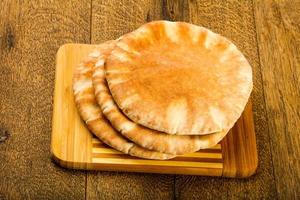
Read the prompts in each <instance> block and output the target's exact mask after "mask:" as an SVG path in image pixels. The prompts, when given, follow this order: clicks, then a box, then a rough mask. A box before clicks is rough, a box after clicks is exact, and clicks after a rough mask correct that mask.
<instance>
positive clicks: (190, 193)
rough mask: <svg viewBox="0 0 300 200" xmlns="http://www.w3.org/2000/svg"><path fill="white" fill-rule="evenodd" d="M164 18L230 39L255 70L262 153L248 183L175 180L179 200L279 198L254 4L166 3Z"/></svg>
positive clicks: (255, 105)
mask: <svg viewBox="0 0 300 200" xmlns="http://www.w3.org/2000/svg"><path fill="white" fill-rule="evenodd" d="M164 5H165V12H164V13H165V15H164V18H166V19H170V20H180V21H187V22H191V23H194V24H198V25H202V26H205V27H208V28H210V29H212V30H213V31H215V32H218V33H220V34H222V35H224V36H226V37H228V38H230V39H231V40H232V41H233V42H234V43H235V44H236V45H237V46H238V47H239V48H240V49H241V51H242V52H243V53H244V54H245V55H246V57H247V58H248V60H249V62H250V63H251V65H252V67H253V73H254V90H253V93H252V100H253V110H254V121H255V131H256V136H257V146H258V152H259V168H258V170H257V174H256V175H254V176H253V177H251V178H249V179H244V180H240V179H225V178H211V177H196V176H176V182H175V187H176V197H177V198H179V199H199V198H208V199H239V198H249V199H262V198H269V199H274V198H276V188H275V180H274V176H273V168H272V160H271V152H270V144H269V135H268V127H267V122H266V111H265V106H264V105H265V104H264V98H263V87H262V81H261V69H260V66H259V59H258V54H257V46H256V32H255V25H254V19H253V7H252V6H253V5H252V2H251V1H196V0H194V1H166V2H165V3H164Z"/></svg>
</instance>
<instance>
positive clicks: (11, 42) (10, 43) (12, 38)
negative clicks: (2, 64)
mask: <svg viewBox="0 0 300 200" xmlns="http://www.w3.org/2000/svg"><path fill="white" fill-rule="evenodd" d="M6 32H7V34H6V43H7V47H8V49H11V48H13V47H14V46H15V36H14V34H13V33H12V29H11V27H10V26H8V27H7V29H6Z"/></svg>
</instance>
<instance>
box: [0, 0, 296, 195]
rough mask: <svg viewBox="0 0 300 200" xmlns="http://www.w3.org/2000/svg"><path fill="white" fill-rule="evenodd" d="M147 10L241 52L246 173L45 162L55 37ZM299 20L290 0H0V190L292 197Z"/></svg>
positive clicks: (108, 30) (85, 34)
mask: <svg viewBox="0 0 300 200" xmlns="http://www.w3.org/2000/svg"><path fill="white" fill-rule="evenodd" d="M156 19H167V20H177V21H178V20H180V21H187V22H192V23H194V24H198V25H203V26H206V27H208V28H210V29H212V30H214V31H216V32H219V33H221V34H223V35H225V36H227V37H228V38H230V39H231V40H232V41H234V42H235V43H236V44H237V46H238V47H239V48H240V49H241V50H242V51H243V52H244V53H245V55H246V57H247V58H248V59H249V62H250V63H251V65H252V67H253V71H254V91H253V93H252V99H253V104H254V115H255V116H254V118H255V129H256V133H257V144H258V151H259V168H258V170H257V174H256V175H254V176H253V177H251V178H249V179H227V178H211V177H197V176H175V175H154V174H136V173H115V172H85V171H72V170H66V169H62V168H60V167H58V166H56V165H55V164H54V163H52V162H51V160H50V133H51V116H52V97H53V88H54V69H55V54H56V51H57V49H58V47H59V46H60V45H62V44H64V43H69V42H78V43H100V42H103V41H105V40H108V39H115V38H117V37H119V36H120V35H122V34H124V33H127V32H129V31H131V30H133V29H135V28H137V27H138V26H140V25H141V24H143V23H145V22H147V21H151V20H156ZM299 24H300V3H299V1H298V3H295V2H293V1H277V3H275V2H272V1H253V2H252V1H250V0H248V1H246V0H244V1H238V0H236V1H221V0H220V1H207V0H205V1H200V0H199V1H197V0H190V1H168V0H142V1H134V0H128V1H125V0H122V1H120V0H99V1H93V0H92V1H80V0H74V1H72V2H71V1H58V0H57V1H50V0H49V1H46V0H45V1H41V0H40V1H38V0H33V1H16V0H4V1H3V0H2V1H0V46H1V48H0V140H3V141H2V142H0V199H1V200H2V199H41V198H43V199H45V198H46V199H122V198H124V199H240V198H246V199H277V198H279V199H293V198H294V199H296V198H298V199H299V198H300V196H299V195H300V125H299V123H300V79H299V77H300V39H299V38H300V26H299ZM6 135H8V137H7V139H5V138H6Z"/></svg>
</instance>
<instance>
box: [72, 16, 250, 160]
mask: <svg viewBox="0 0 300 200" xmlns="http://www.w3.org/2000/svg"><path fill="white" fill-rule="evenodd" d="M73 90H74V96H75V101H76V105H77V108H78V111H79V113H80V115H81V117H82V119H83V120H84V121H85V123H86V125H87V127H88V128H89V130H90V131H91V132H92V133H93V134H94V135H96V136H97V137H98V138H99V139H100V140H102V141H103V142H104V143H106V144H107V145H109V146H111V147H112V148H114V149H116V150H118V151H121V152H124V153H126V154H129V155H132V156H136V157H141V158H147V159H161V160H162V159H171V158H173V157H175V156H176V155H182V154H185V153H191V152H195V151H198V150H200V149H205V148H210V147H212V146H214V145H216V144H217V143H218V142H220V141H221V139H222V138H224V136H225V135H226V134H227V132H228V131H229V130H230V129H231V128H232V126H233V125H234V124H235V122H236V121H237V120H238V118H239V117H240V115H241V114H242V112H243V110H244V107H245V106H246V103H247V101H248V98H249V96H250V93H251V90H252V70H251V66H250V65H249V63H248V61H247V60H246V58H245V57H244V55H243V54H242V53H241V52H240V51H239V50H238V49H237V47H236V46H235V45H234V44H233V43H232V42H230V41H229V40H228V39H226V38H225V37H222V36H220V35H219V34H216V33H213V32H212V31H210V30H208V29H206V28H204V27H199V26H196V25H192V24H188V23H184V22H169V21H154V22H150V23H147V24H145V25H143V26H141V27H140V28H138V29H137V30H135V31H133V32H131V33H128V34H126V35H124V36H122V37H120V38H119V39H117V40H113V41H107V42H104V43H102V44H100V45H99V46H98V47H97V48H96V49H95V50H94V51H93V52H91V53H90V54H89V55H88V56H87V58H86V59H85V60H84V61H82V62H81V63H80V64H79V65H78V66H77V67H76V69H75V72H74V79H73Z"/></svg>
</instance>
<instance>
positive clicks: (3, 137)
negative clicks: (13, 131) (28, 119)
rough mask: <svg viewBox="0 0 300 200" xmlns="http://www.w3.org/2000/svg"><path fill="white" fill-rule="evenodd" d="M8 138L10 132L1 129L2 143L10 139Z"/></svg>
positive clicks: (0, 138)
mask: <svg viewBox="0 0 300 200" xmlns="http://www.w3.org/2000/svg"><path fill="white" fill-rule="evenodd" d="M8 137H9V132H8V130H6V129H4V128H0V142H4V141H5V140H7V139H8Z"/></svg>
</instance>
